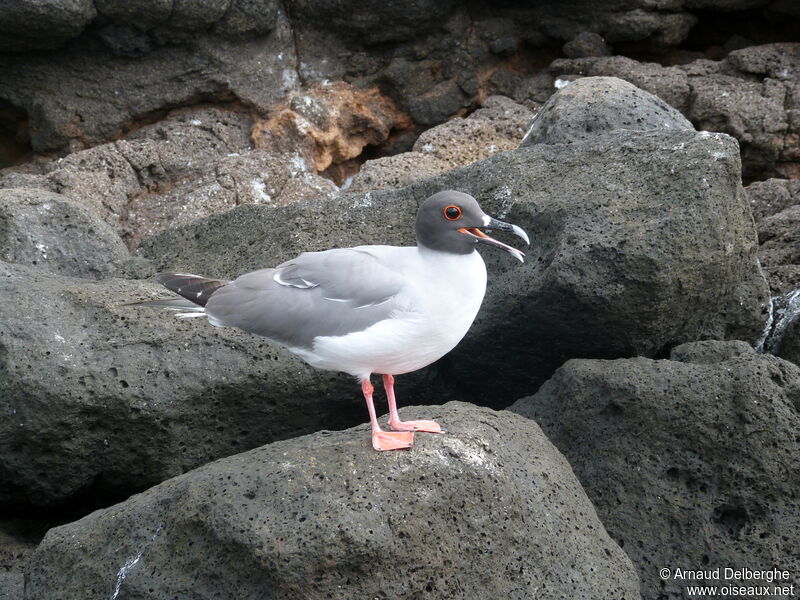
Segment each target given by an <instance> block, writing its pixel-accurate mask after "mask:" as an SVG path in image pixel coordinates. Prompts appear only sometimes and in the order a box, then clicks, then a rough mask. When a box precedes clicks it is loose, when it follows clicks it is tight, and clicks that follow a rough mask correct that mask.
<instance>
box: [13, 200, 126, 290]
mask: <svg viewBox="0 0 800 600" xmlns="http://www.w3.org/2000/svg"><path fill="white" fill-rule="evenodd" d="M0 260H3V261H5V262H10V263H18V264H25V265H36V266H39V267H40V268H42V269H45V270H47V271H51V272H53V273H59V274H61V275H71V276H74V277H90V278H94V279H103V278H105V277H110V276H112V275H119V274H121V273H122V272H123V271H124V267H125V266H126V264H127V263H128V262H129V261H130V260H131V256H130V255H129V254H128V249H127V248H126V247H125V244H124V243H123V242H122V240H121V239H120V237H119V236H118V235H117V234H116V232H115V231H114V230H113V229H112V228H111V227H110V226H109V225H107V224H106V223H105V222H104V221H103V220H102V219H100V217H98V216H97V215H96V214H94V213H93V212H92V211H90V210H89V209H88V208H87V207H85V206H83V205H81V204H78V203H77V202H74V201H72V200H70V199H69V198H67V197H65V196H62V195H60V194H53V193H51V192H44V191H41V190H29V189H8V190H2V189H0Z"/></svg>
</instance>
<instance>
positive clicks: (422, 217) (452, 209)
mask: <svg viewBox="0 0 800 600" xmlns="http://www.w3.org/2000/svg"><path fill="white" fill-rule="evenodd" d="M484 229H486V230H492V229H497V230H499V231H510V232H512V233H514V234H516V235H518V236H519V237H521V238H522V239H523V240H525V243H526V244H529V243H530V242H529V241H528V235H527V234H526V233H525V232H524V231H523V230H522V229H521V228H520V227H517V226H516V225H512V224H510V223H503V222H502V221H498V220H497V219H495V218H493V217H490V216H489V215H487V214H486V213H485V212H483V210H482V209H481V207H480V205H479V204H478V201H477V200H475V198H473V197H472V196H470V195H469V194H465V193H463V192H456V191H453V190H446V191H443V192H438V193H436V194H434V195H433V196H431V197H430V198H428V199H427V200H425V202H423V203H422V206H420V208H419V211H418V212H417V220H416V223H415V231H416V234H417V243H418V244H419V245H420V246H424V247H425V248H430V249H432V250H438V251H440V252H450V253H453V254H469V253H471V252H472V251H473V250H475V246H476V244H488V245H490V246H496V247H497V248H502V249H503V250H505V251H506V252H508V253H509V254H511V255H512V256H514V257H516V258H518V259H519V260H520V261H523V256H525V255H524V254H523V253H522V252H520V251H519V250H517V249H516V248H512V247H511V246H509V245H507V244H504V243H503V242H500V241H498V240H496V239H494V238H492V237H489V236H488V235H486V234H485V233H484V232H483V231H482V230H484Z"/></svg>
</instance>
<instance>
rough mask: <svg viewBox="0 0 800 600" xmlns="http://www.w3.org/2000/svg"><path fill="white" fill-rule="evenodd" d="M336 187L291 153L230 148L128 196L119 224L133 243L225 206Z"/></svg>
mask: <svg viewBox="0 0 800 600" xmlns="http://www.w3.org/2000/svg"><path fill="white" fill-rule="evenodd" d="M338 193H339V189H338V188H337V187H336V185H335V184H334V183H333V182H332V181H330V180H329V179H325V178H324V177H320V176H319V175H317V174H316V173H314V172H313V171H312V170H311V169H310V168H309V167H308V165H307V164H306V162H305V161H304V160H303V158H302V157H301V156H300V155H299V154H297V153H295V154H288V153H276V152H267V151H265V150H252V151H245V152H242V153H241V154H239V153H232V154H229V155H227V156H225V157H222V158H220V159H219V160H218V161H217V162H216V163H214V164H213V165H207V166H206V168H205V169H204V172H203V173H200V174H198V175H197V176H196V177H187V178H185V179H182V180H180V181H178V182H176V183H175V184H174V185H172V186H171V187H169V188H168V189H166V190H161V189H158V188H156V189H155V190H153V191H152V192H145V193H143V194H140V195H137V196H135V197H134V198H132V199H131V200H130V201H129V202H128V203H127V205H126V210H125V218H124V219H122V220H121V221H120V223H119V225H118V226H119V227H120V229H121V230H122V233H123V235H124V236H125V239H126V241H127V242H128V244H129V245H130V246H132V247H134V246H137V245H138V243H139V241H140V240H141V239H142V237H144V236H147V235H152V234H154V233H156V232H158V231H161V230H163V229H166V228H169V227H176V226H179V225H184V224H187V223H191V222H193V221H196V220H197V219H200V218H203V217H207V216H209V215H212V214H215V213H219V212H224V211H226V210H229V209H231V208H233V207H234V206H239V205H240V204H268V205H272V206H282V205H285V204H289V203H291V202H296V201H298V200H303V199H307V198H332V197H333V196H336V195H338Z"/></svg>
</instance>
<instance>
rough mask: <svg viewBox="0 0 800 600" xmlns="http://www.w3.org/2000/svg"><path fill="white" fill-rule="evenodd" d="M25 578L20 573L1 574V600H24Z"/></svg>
mask: <svg viewBox="0 0 800 600" xmlns="http://www.w3.org/2000/svg"><path fill="white" fill-rule="evenodd" d="M24 591H25V576H24V575H23V574H22V572H19V573H0V600H22V596H23V593H24Z"/></svg>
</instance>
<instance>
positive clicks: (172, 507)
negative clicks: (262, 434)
mask: <svg viewBox="0 0 800 600" xmlns="http://www.w3.org/2000/svg"><path fill="white" fill-rule="evenodd" d="M423 413H424V414H426V415H430V416H433V417H435V418H437V419H439V420H440V421H441V422H442V423H443V424H444V426H445V427H446V429H447V430H448V433H447V434H444V435H425V434H418V435H417V438H416V444H415V446H414V448H413V449H411V450H410V451H409V452H392V453H377V452H375V451H373V450H372V448H371V446H370V444H369V428H368V426H366V425H364V426H360V427H357V428H355V429H352V430H348V431H341V432H320V433H317V434H313V435H310V436H305V437H301V438H296V439H293V440H287V441H283V442H278V443H275V444H271V445H269V446H263V447H261V448H258V449H256V450H253V451H251V452H247V453H245V454H239V455H237V456H233V457H230V458H228V459H224V460H220V461H217V462H215V463H211V464H209V465H206V466H204V467H201V468H199V469H197V470H195V471H191V472H189V473H187V474H185V475H183V476H181V477H177V478H175V479H171V480H169V481H167V482H165V483H163V484H161V485H159V486H157V487H155V488H153V489H151V490H148V491H147V492H145V493H143V494H140V495H137V496H134V497H132V498H130V499H129V500H128V501H126V502H123V503H121V504H118V505H116V506H113V507H111V508H108V509H105V510H101V511H98V512H95V513H93V514H91V515H89V516H87V517H85V518H84V519H82V520H80V521H77V522H75V523H71V524H69V525H66V526H63V527H59V528H55V529H52V530H50V531H49V532H48V534H47V536H46V538H45V539H44V541H43V542H42V544H41V545H40V547H39V548H38V549H37V551H36V553H35V554H34V556H33V557H32V558H31V560H30V561H29V563H28V566H27V569H26V590H25V591H26V597H28V598H36V599H37V600H48V599H50V598H53V599H54V598H64V599H67V598H68V599H72V598H79V597H80V598H85V597H87V596H91V597H106V596H111V595H115V594H117V593H119V594H121V595H124V596H125V597H130V598H139V597H147V598H151V599H153V600H156V599H161V598H163V599H167V598H175V597H178V598H184V597H188V596H191V597H193V598H214V597H218V596H219V595H220V594H223V595H229V594H231V593H233V594H235V596H236V598H241V599H246V598H263V597H264V594H265V593H267V594H270V595H272V596H275V597H280V598H286V599H298V600H299V599H301V598H318V597H319V598H340V599H349V598H398V599H411V598H420V597H423V596H424V597H430V598H465V599H476V600H477V599H479V598H489V597H497V598H510V599H519V600H521V599H523V598H530V597H531V596H532V595H534V594H535V595H536V597H537V598H545V599H548V598H550V599H560V598H564V597H582V598H628V599H635V598H638V597H639V596H638V590H637V580H636V576H635V574H634V572H633V567H632V565H631V564H630V561H629V559H628V557H627V556H625V554H624V553H623V552H622V551H621V550H620V549H619V548H618V547H617V546H616V545H614V544H613V542H611V540H610V539H609V538H608V536H607V534H606V533H605V531H604V530H603V526H602V524H601V523H600V521H599V520H598V519H597V517H596V516H595V512H594V509H593V508H592V505H591V503H589V501H588V500H587V499H586V496H585V494H584V492H583V490H582V489H581V487H580V484H578V482H577V480H576V479H575V476H574V475H573V473H572V470H571V469H570V467H569V465H568V464H567V462H566V460H564V458H563V457H562V456H561V455H560V454H559V453H558V451H557V450H556V449H555V448H554V447H553V446H552V444H550V442H549V441H548V440H547V439H546V438H545V437H544V435H543V434H542V432H541V430H540V429H539V427H538V426H537V425H536V424H535V423H533V422H532V421H530V420H528V419H523V418H522V417H519V416H517V415H512V414H510V413H507V412H500V413H497V412H493V411H491V410H488V409H482V408H477V407H474V406H471V405H468V404H464V403H450V404H447V405H445V406H442V407H436V408H432V407H409V408H406V409H404V410H403V411H401V414H403V415H405V416H406V417H408V416H409V415H411V414H414V415H419V414H423ZM120 597H121V596H120Z"/></svg>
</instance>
